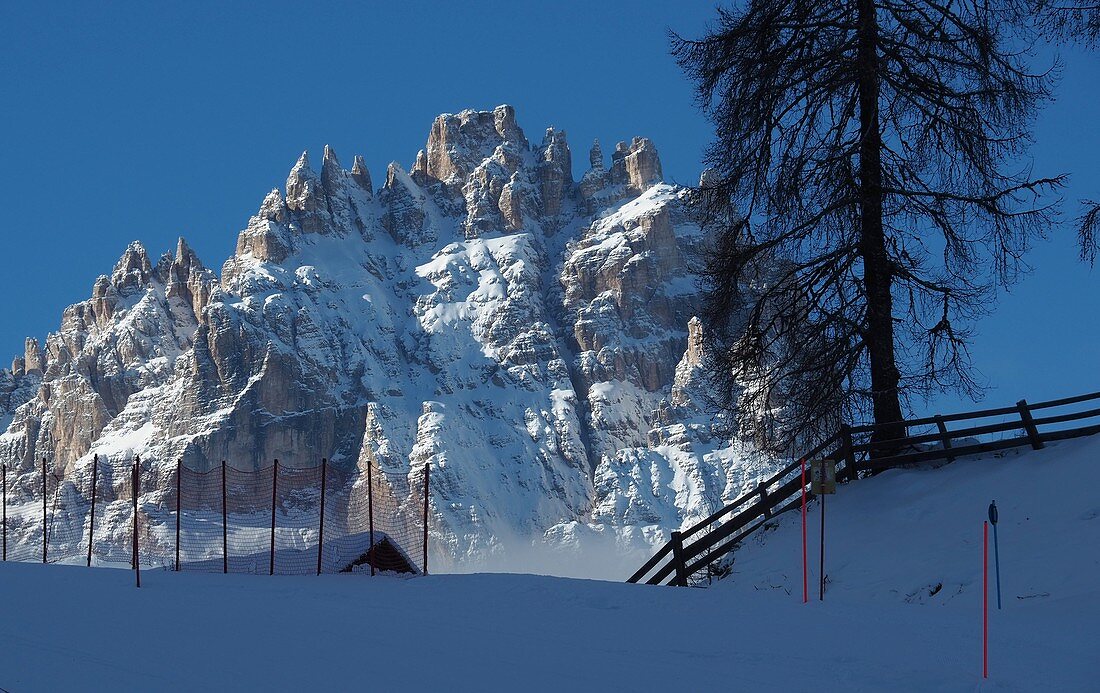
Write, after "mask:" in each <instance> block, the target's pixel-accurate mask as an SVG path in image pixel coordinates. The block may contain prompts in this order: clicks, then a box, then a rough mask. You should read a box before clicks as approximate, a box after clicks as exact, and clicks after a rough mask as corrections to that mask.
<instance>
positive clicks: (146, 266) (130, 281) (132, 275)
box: [111, 241, 153, 294]
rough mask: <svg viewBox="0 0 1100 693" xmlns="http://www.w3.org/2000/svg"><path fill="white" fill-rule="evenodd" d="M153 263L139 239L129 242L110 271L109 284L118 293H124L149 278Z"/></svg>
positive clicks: (141, 284) (142, 283)
mask: <svg viewBox="0 0 1100 693" xmlns="http://www.w3.org/2000/svg"><path fill="white" fill-rule="evenodd" d="M152 272H153V265H152V263H150V262H149V254H148V253H147V252H146V251H145V246H143V245H142V244H141V242H140V241H134V242H132V243H130V245H129V246H127V248H126V252H124V253H123V254H122V257H121V258H119V260H118V262H117V263H116V264H115V268H114V271H112V272H111V284H112V285H114V287H115V289H116V290H117V291H118V292H119V293H120V294H126V293H127V292H128V291H132V290H134V289H136V288H138V287H140V286H143V285H144V284H145V282H147V281H148V280H149V275H150V274H152Z"/></svg>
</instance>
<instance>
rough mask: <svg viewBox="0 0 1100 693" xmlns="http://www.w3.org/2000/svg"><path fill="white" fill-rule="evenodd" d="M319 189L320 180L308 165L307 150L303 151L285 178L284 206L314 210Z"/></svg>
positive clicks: (300, 209)
mask: <svg viewBox="0 0 1100 693" xmlns="http://www.w3.org/2000/svg"><path fill="white" fill-rule="evenodd" d="M321 191H322V186H321V181H320V179H319V178H318V177H317V174H316V173H314V172H313V169H312V168H310V166H309V151H308V150H307V151H304V152H302V155H301V156H299V157H298V161H297V162H296V163H295V164H294V167H293V168H292V169H290V175H289V176H287V179H286V206H287V207H288V208H289V209H291V210H294V211H306V212H312V211H315V210H316V209H317V207H318V204H319V200H320V195H321Z"/></svg>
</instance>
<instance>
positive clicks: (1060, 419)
mask: <svg viewBox="0 0 1100 693" xmlns="http://www.w3.org/2000/svg"><path fill="white" fill-rule="evenodd" d="M1031 409H1035V407H1031ZM1094 416H1100V408H1097V409H1087V410H1085V411H1075V412H1072V413H1070V414H1059V415H1057V416H1044V417H1041V418H1038V419H1033V420H1032V421H1033V422H1034V423H1035V425H1036V426H1048V425H1050V424H1057V423H1065V422H1066V421H1080V420H1081V419H1091V418H1093V417H1094Z"/></svg>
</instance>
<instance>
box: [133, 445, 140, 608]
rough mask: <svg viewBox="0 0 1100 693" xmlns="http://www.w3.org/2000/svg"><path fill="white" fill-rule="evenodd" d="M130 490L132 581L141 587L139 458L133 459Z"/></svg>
mask: <svg viewBox="0 0 1100 693" xmlns="http://www.w3.org/2000/svg"><path fill="white" fill-rule="evenodd" d="M131 480H132V481H131V484H130V488H131V489H132V491H133V493H132V495H133V497H134V580H135V581H136V583H137V586H138V587H141V553H140V550H139V547H138V494H140V493H141V488H140V487H141V458H140V457H135V458H134V468H133V476H132V477H131Z"/></svg>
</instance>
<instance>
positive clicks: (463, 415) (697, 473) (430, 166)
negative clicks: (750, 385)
mask: <svg viewBox="0 0 1100 693" xmlns="http://www.w3.org/2000/svg"><path fill="white" fill-rule="evenodd" d="M590 159H591V162H592V169H591V170H590V171H589V172H588V173H587V174H585V176H584V177H583V178H582V180H581V181H580V182H579V183H575V182H574V179H573V174H572V158H571V154H570V151H569V146H568V143H567V142H566V137H565V132H564V131H559V130H555V129H553V128H551V129H549V130H547V132H546V136H545V138H544V139H543V142H542V144H540V145H538V146H535V147H532V146H531V145H530V144H529V143H528V141H527V139H526V138H525V136H524V134H523V132H522V130H520V128H519V126H518V125H517V124H516V121H515V113H514V110H513V109H512V108H511V107H510V106H500V107H498V108H496V109H494V110H493V111H483V112H477V111H463V112H462V113H459V114H457V115H442V116H440V117H439V118H437V119H436V121H435V122H434V123H433V125H432V128H431V132H430V134H429V137H428V142H427V146H426V148H425V150H423V151H422V152H421V153H420V154H419V155H418V156H417V157H416V163H415V164H414V166H413V168H412V171H411V173H406V172H405V171H404V170H402V168H401V167H400V166H398V165H397V164H396V163H394V164H391V165H390V167H389V168H388V170H387V172H386V177H385V183H384V185H383V186H382V188H381V189H380V190H379V191H377V192H375V191H373V190H372V189H371V178H370V174H369V173H368V172H367V171H366V168H365V167H364V165H363V162H362V159H361V157H356V158H355V159H354V164H353V166H352V169H351V170H350V171H347V170H344V169H343V168H342V167H341V165H340V163H339V160H338V158H337V156H336V153H335V152H334V151H333V150H332V149H331V148H329V147H326V148H325V151H324V154H323V159H322V165H321V170H320V172H319V173H318V172H315V171H314V170H313V168H312V167H311V164H310V159H309V155H308V153H303V154H302V156H301V157H300V158H299V159H298V161H297V163H296V164H295V165H294V167H293V168H292V169H291V172H290V174H289V176H288V178H287V182H286V186H285V189H284V190H282V191H280V190H273V191H272V192H271V193H269V194H268V195H267V196H266V197H265V198H264V200H263V203H262V204H261V206H260V209H259V211H258V212H257V213H256V214H255V215H254V216H253V217H252V218H251V219H249V221H248V224H247V226H246V228H245V229H244V230H242V231H241V232H240V234H239V237H238V242H237V249H236V252H235V253H234V255H233V257H231V258H229V259H228V260H227V261H226V262H225V263H224V265H223V268H222V273H221V278H220V280H219V279H218V278H217V277H216V276H215V275H214V274H213V273H212V272H211V271H209V270H207V269H205V268H204V267H203V266H202V264H201V263H200V262H199V260H198V258H197V257H195V255H194V253H193V252H192V251H191V250H190V248H188V247H187V245H186V243H185V242H183V241H182V239H181V241H180V243H179V245H178V247H177V248H176V250H175V252H174V253H170V254H167V255H165V256H164V257H163V258H162V259H161V260H160V261H158V262H156V263H153V262H152V261H151V260H150V259H149V257H148V255H147V254H146V251H145V249H144V248H142V247H141V245H140V244H136V243H135V244H133V245H131V246H130V247H129V248H128V249H127V250H126V252H125V254H124V255H123V257H122V259H121V260H120V261H119V263H118V266H117V267H116V268H115V270H114V272H113V273H112V274H111V275H110V276H104V277H101V278H100V279H99V280H97V281H96V283H95V286H94V287H93V291H92V297H91V298H90V299H88V300H87V301H84V302H82V303H79V304H76V305H74V306H71V307H70V308H68V309H67V310H66V311H65V316H64V318H63V320H62V325H61V329H60V330H59V331H58V332H57V333H54V334H51V335H50V336H49V338H48V339H47V340H46V344H45V348H44V349H43V348H39V346H38V343H37V342H36V341H34V340H28V343H27V346H26V349H25V353H24V354H23V355H22V356H21V357H19V358H16V359H15V361H14V362H13V367H12V370H11V371H2V372H0V422H3V423H4V424H5V427H6V431H5V432H4V433H3V434H2V435H0V459H2V461H3V462H5V463H6V464H8V465H9V466H14V467H16V468H18V469H21V470H23V472H24V473H26V472H29V471H30V467H31V465H32V464H33V461H34V460H35V459H40V458H42V457H44V456H45V457H49V458H51V459H52V460H54V461H55V464H60V465H62V466H66V467H73V466H75V465H77V464H78V463H84V462H85V461H86V460H87V459H88V458H90V456H91V455H92V454H97V453H98V454H101V455H107V456H112V457H118V456H128V455H132V454H141V455H142V458H143V459H145V460H147V461H149V462H151V463H152V468H153V472H151V473H153V474H159V473H163V472H166V471H167V470H168V469H169V468H170V465H171V464H173V463H174V462H175V460H177V459H182V460H183V461H184V463H185V464H188V465H189V466H192V467H196V468H200V469H201V468H209V467H211V466H213V465H214V464H217V463H218V462H220V460H223V459H225V460H229V461H230V462H231V463H232V464H233V465H234V466H236V467H239V468H250V467H252V468H258V467H262V466H267V465H268V464H270V460H271V459H272V458H278V459H279V460H280V462H281V463H282V464H284V465H288V466H314V465H316V464H317V463H318V462H319V460H320V458H321V457H327V458H328V459H329V460H331V462H332V463H333V464H337V465H344V466H347V467H349V468H356V467H358V468H359V469H360V470H365V468H366V466H367V465H373V466H374V467H375V473H376V475H380V477H376V478H381V479H382V480H383V482H384V483H386V484H387V485H388V486H389V489H390V490H391V491H392V493H393V496H394V498H395V500H396V502H398V503H406V502H407V503H417V502H419V501H418V499H417V498H415V497H413V494H414V493H415V489H422V488H423V485H422V483H423V482H422V476H423V473H424V472H423V470H424V465H428V466H429V467H430V468H431V479H432V483H431V514H432V518H433V521H432V535H433V537H432V539H433V540H432V545H433V546H434V547H435V548H434V550H435V551H436V553H437V555H436V556H435V557H434V558H433V560H434V561H435V562H436V565H439V564H440V563H439V561H440V560H442V561H443V565H448V566H450V567H453V568H456V569H462V568H463V567H464V566H470V567H477V566H478V565H483V563H482V561H484V560H485V559H487V558H492V559H493V560H495V561H497V565H500V564H501V563H500V562H501V561H504V563H505V564H507V557H508V555H509V552H510V551H511V550H513V549H514V550H515V551H516V555H518V554H519V553H521V552H524V551H525V552H528V555H529V551H530V549H531V545H532V544H534V545H536V547H543V548H546V547H549V548H551V549H553V550H555V551H561V552H563V553H562V554H561V555H562V560H563V561H564V560H567V559H568V558H569V556H570V554H571V553H572V552H575V551H577V550H578V549H577V547H578V546H580V545H582V544H584V543H585V542H586V541H595V539H596V538H598V539H599V542H600V545H601V546H604V545H607V544H608V543H610V544H609V545H612V546H614V547H616V550H621V551H627V550H631V549H637V550H642V551H648V550H649V546H650V545H651V544H652V543H655V542H658V541H661V540H662V539H663V538H664V536H665V534H666V532H667V531H668V530H670V529H675V528H677V527H680V526H682V525H684V524H686V523H690V522H693V521H695V520H697V519H698V518H699V517H702V516H703V515H705V514H708V513H709V512H711V511H713V510H714V509H715V508H716V507H718V506H719V505H720V504H721V503H722V502H724V501H726V500H729V499H730V498H732V497H734V496H736V495H737V494H738V493H739V492H740V491H741V490H743V489H744V488H747V487H749V486H751V485H752V483H754V480H755V479H756V478H757V477H758V476H760V475H762V474H765V473H766V472H767V470H768V469H770V468H771V462H770V461H768V460H766V459H764V458H762V457H761V456H759V455H757V454H756V453H755V452H754V451H753V450H751V449H747V448H745V447H743V446H741V445H740V444H735V443H731V441H729V440H728V439H725V438H722V436H721V435H719V434H718V433H717V430H718V429H717V428H716V426H715V425H714V423H715V422H713V421H711V420H710V419H709V417H708V415H707V414H705V413H704V412H703V408H702V406H701V404H700V403H701V401H702V400H701V399H700V398H699V390H698V389H699V387H701V385H700V382H699V381H700V377H701V376H700V371H701V368H702V367H701V365H700V360H701V358H702V353H703V352H702V349H701V341H700V340H701V339H702V338H703V337H702V327H701V326H700V325H699V324H698V320H694V322H692V319H693V316H694V315H695V313H696V312H697V305H696V302H697V300H698V297H697V292H696V289H695V286H694V282H693V280H692V279H691V277H690V272H689V268H690V267H691V266H692V265H693V264H694V263H695V253H697V252H698V246H699V244H700V242H701V241H702V239H703V231H702V230H701V229H700V228H699V226H698V225H697V224H696V223H695V222H694V221H693V219H692V215H691V214H690V210H688V209H687V198H686V196H685V194H684V192H683V191H682V190H680V189H678V188H676V187H673V186H669V185H665V184H662V183H660V176H661V169H660V161H659V158H658V157H657V151H656V148H655V147H654V146H653V145H652V143H651V142H649V140H646V139H641V138H635V140H634V142H633V143H632V144H631V145H630V146H629V147H627V146H626V145H625V144H622V145H620V146H619V147H618V148H617V149H616V152H615V155H614V156H613V160H612V166H611V169H610V170H609V171H605V170H604V168H603V161H602V153H601V152H600V150H599V147H598V145H597V146H596V147H594V149H593V152H592V155H591V157H590ZM689 325H690V326H691V327H690V334H691V337H690V339H689ZM158 470H159V471H158ZM149 485H150V487H152V486H153V485H155V480H154V481H153V482H151V483H149ZM510 547H511V548H510ZM507 567H510V568H512V569H522V568H523V565H522V564H513V565H509V566H507ZM572 572H574V573H575V572H576V570H575V567H574V569H573V570H572Z"/></svg>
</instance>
